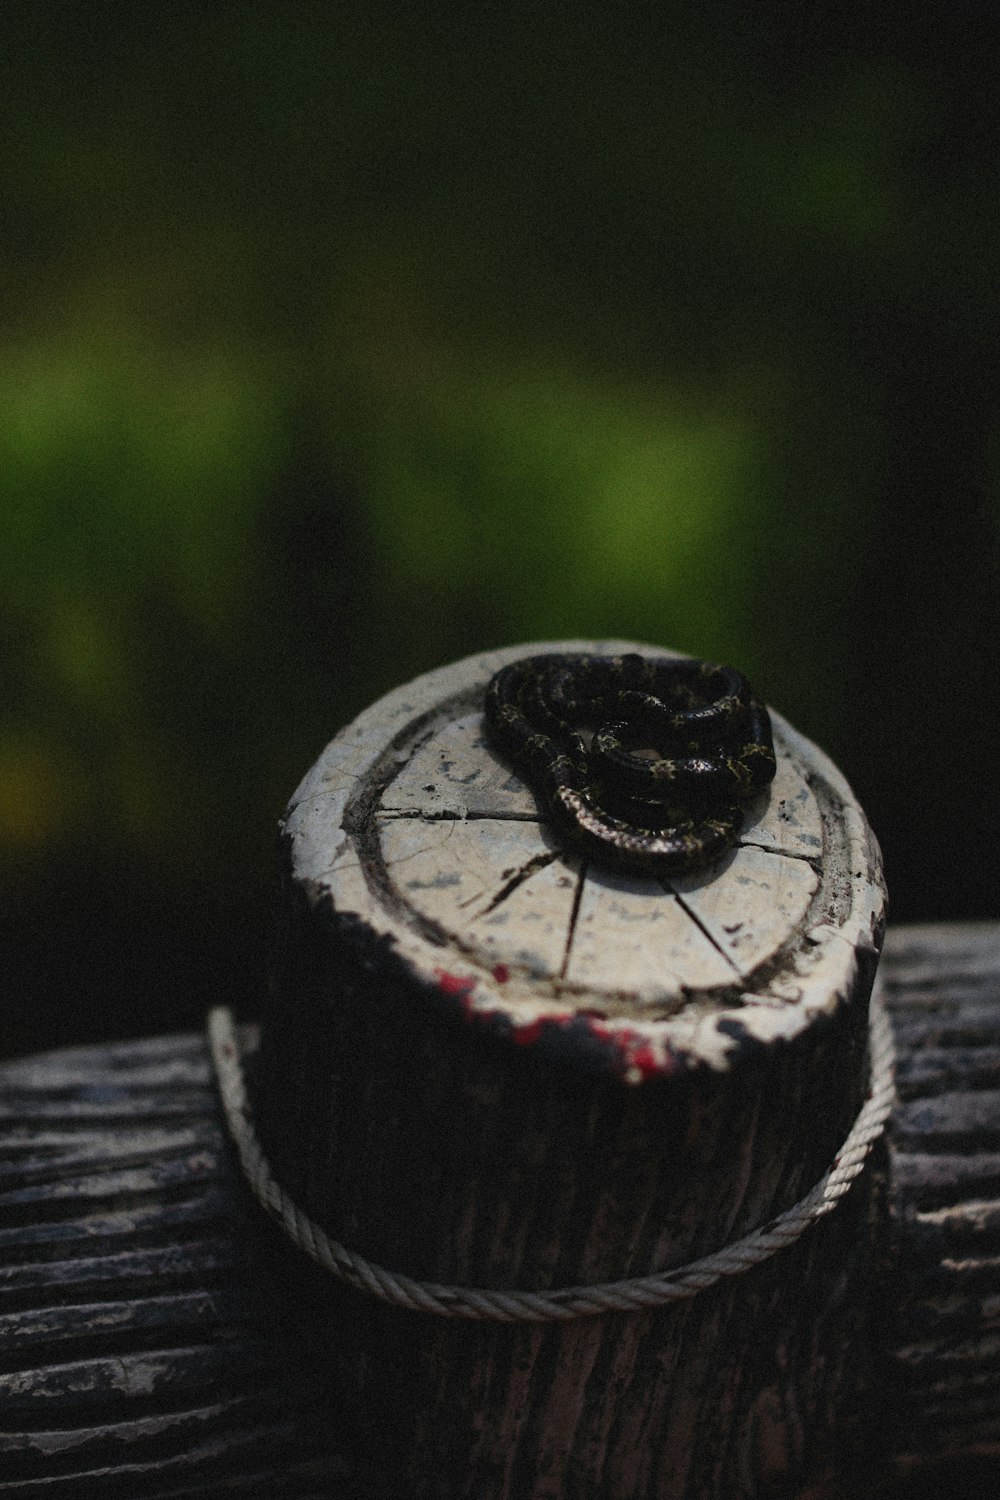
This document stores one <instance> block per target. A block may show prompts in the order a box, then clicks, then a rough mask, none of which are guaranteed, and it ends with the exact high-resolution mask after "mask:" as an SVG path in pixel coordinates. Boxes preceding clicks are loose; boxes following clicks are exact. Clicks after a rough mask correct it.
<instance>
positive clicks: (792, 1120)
mask: <svg viewBox="0 0 1000 1500" xmlns="http://www.w3.org/2000/svg"><path fill="white" fill-rule="evenodd" d="M545 649H560V650H566V649H570V650H573V649H575V650H595V651H620V650H626V649H637V648H635V647H632V646H630V645H629V644H628V643H621V642H604V643H593V642H590V643H580V642H574V643H568V644H567V643H559V644H558V646H549V647H545V646H532V647H527V648H521V650H518V651H509V652H498V653H491V654H489V655H486V656H481V657H476V658H471V659H469V660H467V661H465V662H462V663H459V664H458V665H457V666H455V667H452V668H448V669H445V670H443V671H440V672H436V673H431V674H430V675H429V676H427V677H425V678H422V679H419V680H418V681H417V682H415V683H412V684H410V685H409V686H407V687H406V688H403V689H401V690H399V691H397V692H396V693H393V694H390V695H389V697H388V698H386V699H383V700H382V701H381V702H380V703H379V704H377V705H375V706H374V707H373V708H372V709H371V710H369V711H368V712H367V713H365V714H363V715H362V716H361V717H360V718H359V719H358V720H357V721H356V722H355V723H354V724H353V725H351V726H350V727H349V728H348V729H346V730H345V731H344V732H343V733H342V734H341V735H339V736H338V737H337V739H336V740H335V741H334V742H333V743H332V744H331V746H329V747H328V749H327V751H326V752H325V753H324V755H323V756H322V757H321V759H320V761H319V762H318V763H317V765H316V766H315V767H314V768H313V770H312V771H311V772H310V774H309V775H308V776H307V777H306V779H305V781H304V782H303V783H302V785H301V786H300V788H299V790H298V791H297V793H296V794H295V796H294V797H293V799H292V803H291V804H290V808H289V812H288V814H287V817H286V821H285V825H284V831H285V868H284V877H283V892H282V897H281V903H280V910H279V932H280V941H279V944H278V948H277V954H276V962H275V969H274V979H273V985H272V992H271V998H270V1001H269V1003H268V1005H267V1008H266V1011H265V1014H264V1016H263V1021H262V1033H261V1047H260V1055H259V1059H258V1065H257V1067H256V1069H255V1071H254V1088H253V1100H254V1109H255V1112H256V1115H257V1117H258V1121H259V1128H260V1134H261V1137H262V1140H263V1144H264V1147H265V1149H266V1152H267V1154H268V1156H269V1158H270V1161H271V1163H272V1165H273V1169H274V1172H275V1174H276V1176H277V1178H278V1180H279V1181H280V1182H281V1183H282V1185H283V1186H284V1187H285V1188H286V1189H287V1191H288V1192H289V1193H290V1194H291V1196H292V1198H293V1199H294V1200H295V1202H296V1203H297V1204H298V1205H299V1207H300V1208H301V1209H302V1210H303V1211H304V1212H305V1213H306V1214H308V1215H309V1216H310V1217H311V1218H312V1219H313V1220H314V1221H316V1223H318V1225H319V1226H321V1228H322V1229H323V1230H324V1231H326V1232H327V1233H328V1234H329V1235H331V1236H333V1237H334V1238H335V1239H336V1240H338V1241H340V1242H342V1243H344V1244H345V1245H347V1246H348V1247H350V1248H351V1249H352V1250H355V1251H357V1252H359V1253H361V1254H362V1255H364V1256H365V1257H367V1258H369V1259H370V1260H372V1261H374V1262H376V1263H378V1264H379V1265H381V1266H384V1267H388V1268H390V1269H391V1270H393V1271H396V1272H399V1273H403V1274H405V1275H407V1276H409V1277H413V1278H416V1279H418V1280H421V1281H431V1282H437V1283H440V1282H444V1283H456V1284H458V1285H461V1286H471V1287H485V1288H499V1289H519V1290H525V1291H547V1290H550V1289H552V1288H560V1287H566V1286H575V1285H590V1284H594V1283H605V1282H610V1283H614V1282H618V1281H620V1280H622V1279H624V1278H634V1277H640V1276H646V1275H649V1274H650V1273H654V1272H658V1271H662V1270H664V1269H668V1268H670V1267H673V1266H677V1265H680V1264H683V1263H685V1262H687V1261H690V1260H692V1259H695V1258H697V1257H699V1256H703V1255H706V1254H708V1253H710V1252H713V1251H716V1250H718V1249H719V1248H720V1247H724V1246H726V1245H728V1244H730V1243H731V1242H733V1241H734V1240H738V1239H739V1238H740V1237H741V1236H743V1235H745V1234H747V1233H748V1232H749V1231H752V1230H754V1229H755V1228H756V1227H757V1226H759V1225H761V1224H762V1223H764V1222H765V1221H767V1220H768V1219H769V1218H771V1217H772V1216H773V1215H775V1214H778V1213H780V1212H781V1211H783V1210H785V1209H787V1208H789V1207H790V1206H791V1205H793V1204H794V1203H795V1202H796V1200H797V1199H799V1198H800V1197H801V1196H802V1195H803V1194H804V1193H805V1192H806V1191H807V1190H808V1189H809V1188H810V1187H811V1186H812V1184H813V1183H815V1182H816V1181H817V1179H819V1178H820V1177H821V1176H822V1175H823V1173H824V1172H825V1171H826V1170H827V1169H828V1168H829V1167H830V1166H831V1163H832V1162H833V1159H834V1156H835V1154H836V1153H837V1151H838V1149H839V1147H840V1146H841V1143H842V1142H843V1140H844V1138H845V1135H846V1134H847V1131H848V1129H849V1127H850V1124H851V1121H852V1120H853V1119H854V1117H855V1115H856V1114H857V1112H858V1109H859V1107H860V1105H861V1102H862V1100H863V1098H864V1095H865V1091H866V1089H867V1086H868V1066H867V1056H866V1039H867V1028H868V999H869V993H870V989H871V984H872V978H873V974H874V969H875V963H876V960H877V955H878V950H879V947H880V944H881V936H882V913H883V900H884V892H883V887H882V883H881V871H880V866H879V859H878V851H877V847H876V845H875V843H874V840H873V839H872V837H871V835H870V832H869V830H868V828H867V825H866V824H865V821H864V819H863V816H862V815H861V813H860V810H859V809H858V807H857V804H856V803H855V801H854V799H853V797H852V795H851V792H850V789H849V788H848V787H847V785H846V783H845V782H844V780H843V778H842V777H841V776H840V774H839V773H838V772H837V770H836V769H835V768H834V767H833V766H832V765H831V763H830V762H829V761H828V760H827V758H826V757H825V756H823V755H822V754H821V753H820V752H819V751H818V750H817V749H816V748H815V747H814V746H812V745H810V744H809V743H808V742H807V741H805V740H804V739H803V738H802V737H801V736H800V735H798V734H797V733H796V732H795V731H794V730H793V729H792V728H791V727H790V726H789V725H788V724H787V723H786V722H785V721H784V720H783V719H781V718H780V717H777V716H776V717H775V729H776V745H777V750H778V759H779V772H778V776H777V778H776V780H775V782H774V783H773V785H772V787H771V788H770V789H769V791H768V792H766V793H764V794H762V795H761V796H760V797H759V798H758V800H757V802H756V804H755V805H754V806H753V807H752V809H751V813H750V816H749V818H748V820H747V825H746V827H745V829H744V832H743V834H742V837H741V840H740V842H739V845H738V846H737V847H736V848H735V849H733V850H732V851H731V852H730V853H729V854H728V855H727V856H725V858H724V859H723V860H722V861H721V862H720V864H719V865H718V866H717V867H716V868H714V869H712V870H710V871H708V872H705V873H702V874H700V875H697V876H686V877H684V878H679V879H673V880H670V881H669V882H667V881H657V880H653V879H649V878H636V877H625V876H622V875H618V874H614V873H609V872H608V871H606V870H601V869H599V868H596V867H594V866H588V865H587V864H586V863H583V862H581V861H580V860H579V859H578V858H576V857H574V856H572V855H568V854H567V853H566V852H565V851H564V850H563V848H562V847H561V846H560V843H559V841H558V839H557V838H555V837H554V836H553V834H552V832H551V831H550V830H549V828H548V826H547V824H546V821H545V819H544V817H543V816H540V813H539V809H538V807H537V805H536V802H535V800H534V798H533V796H532V795H531V793H530V792H529V791H527V790H526V788H525V787H524V786H522V784H521V783H520V781H519V780H518V778H517V777H516V776H514V775H512V773H511V769H510V767H509V766H508V765H506V764H505V763H504V762H503V760H502V759H501V758H499V757H498V756H497V755H496V754H495V753H494V752H493V750H492V749H491V748H490V747H489V746H488V745H487V744H485V743H484V741H483V737H482V722H481V705H482V695H483V691H484V689H485V686H486V683H487V681H488V679H489V677H490V676H491V674H492V673H493V672H494V671H495V670H496V669H497V668H498V667H499V666H500V665H502V664H504V663H505V662H506V661H509V660H512V659H515V658H516V657H517V656H519V655H522V654H528V653H530V652H536V651H541V650H545ZM638 649H641V648H638ZM874 1186H875V1174H874V1173H872V1172H871V1171H868V1172H867V1173H866V1174H865V1175H864V1177H863V1178H862V1180H861V1181H860V1182H859V1183H858V1184H857V1185H856V1187H855V1189H854V1190H852V1192H851V1193H850V1195H849V1196H848V1198H847V1199H846V1200H845V1201H844V1202H843V1203H842V1205H841V1206H840V1207H839V1208H838V1210H837V1211H836V1212H835V1213H832V1214H830V1215H829V1216H828V1217H827V1218H826V1219H824V1220H823V1222H822V1223H819V1224H817V1225H815V1226H813V1228H812V1229H811V1230H810V1231H809V1233H808V1234H807V1235H806V1236H805V1237H804V1238H803V1239H802V1240H801V1241H800V1242H799V1244H798V1245H796V1246H795V1247H794V1248H792V1249H790V1250H787V1251H785V1252H783V1253H782V1255H781V1256H779V1257H777V1258H775V1259H772V1260H768V1261H766V1262H764V1263H763V1264H760V1265H757V1266H755V1267H754V1268H753V1269H751V1270H748V1271H746V1272H745V1273H744V1274H742V1275H740V1276H737V1277H734V1278H732V1279H730V1280H729V1281H727V1282H725V1283H723V1284H720V1285H718V1286H715V1287H712V1288H711V1289H709V1290H706V1291H704V1292H702V1293H701V1294H700V1295H699V1296H697V1297H696V1298H694V1299H693V1300H691V1301H688V1302H685V1303H683V1304H679V1305H675V1306H669V1307H659V1308H656V1309H651V1310H647V1311H641V1312H629V1313H606V1314H604V1315H602V1316H600V1317H582V1318H578V1319H574V1320H573V1321H570V1322H566V1323H559V1324H554V1325H553V1324H550V1325H545V1326H539V1325H537V1324H532V1323H524V1322H518V1323H514V1324H512V1325H503V1324H497V1323H468V1322H450V1321H447V1320H445V1319H442V1318H436V1317H433V1316H427V1315H421V1314H414V1313H412V1312H408V1311H402V1310H400V1309H399V1308H396V1307H389V1306H384V1305H382V1304H380V1303H377V1302H373V1301H372V1300H371V1299H369V1298H367V1297H366V1296H364V1295H363V1294H360V1293H358V1292H356V1291H353V1290H350V1289H345V1288H343V1287H338V1286H337V1285H336V1284H334V1283H332V1282H331V1280H330V1278H329V1277H325V1276H324V1273H321V1272H319V1271H313V1270H312V1268H305V1267H303V1266H302V1265H301V1264H300V1263H299V1261H298V1260H297V1259H296V1258H295V1257H293V1256H289V1257H288V1260H287V1264H283V1265H282V1267H281V1271H280V1276H281V1278H282V1280H283V1281H285V1282H286V1283H287V1284H290V1285H291V1286H292V1287H293V1292H292V1303H293V1304H294V1305H298V1306H299V1307H300V1308H301V1307H308V1309H309V1312H308V1324H309V1331H310V1334H311V1336H312V1339H313V1342H314V1345H315V1347H316V1348H318V1349H319V1350H321V1351H322V1353H323V1357H324V1358H325V1359H327V1360H329V1362H330V1363H331V1365H332V1368H333V1369H334V1371H335V1378H336V1389H337V1399H338V1401H339V1402H341V1403H342V1404H343V1408H344V1410H345V1412H346V1413H348V1415H349V1420H350V1424H351V1427H352V1430H353V1431H354V1433H355V1434H356V1436H357V1438H358V1441H359V1444H360V1446H361V1451H362V1452H363V1454H364V1464H365V1468H366V1471H367V1472H368V1473H369V1474H370V1475H371V1476H372V1482H373V1484H374V1485H375V1487H376V1489H377V1490H378V1492H379V1493H382V1492H384V1493H386V1494H403V1493H405V1494H407V1495H409V1496H413V1497H415V1500H418V1497H421V1496H427V1497H435V1500H447V1497H458V1496H476V1497H480V1500H486V1497H496V1500H501V1497H519V1496H533V1497H536V1500H555V1497H559V1500H569V1497H576V1500H583V1497H586V1496H601V1497H604V1500H616V1497H621V1500H624V1497H626V1496H627V1497H629V1500H640V1497H654V1496H655V1497H657V1500H668V1497H682V1496H695V1495H697V1496H711V1495H719V1496H726V1497H737V1496H742V1495H763V1494H770V1493H775V1494H777V1493H781V1494H787V1493H789V1492H790V1490H791V1489H793V1488H794V1487H795V1486H803V1485H805V1484H807V1483H810V1484H812V1485H813V1486H814V1487H815V1488H816V1490H817V1493H819V1492H820V1491H822V1492H823V1493H833V1492H834V1490H835V1488H836V1486H837V1485H838V1484H845V1483H849V1482H850V1478H851V1475H852V1472H853V1471H854V1470H855V1469H856V1467H857V1465H858V1464H859V1463H861V1462H864V1463H866V1464H867V1463H868V1461H869V1455H870V1453H871V1451H872V1444H871V1441H870V1434H869V1433H868V1432H867V1431H866V1413H870V1411H871V1404H870V1403H869V1402H867V1399H866V1398H867V1395H868V1391H869V1382H870V1378H871V1350H870V1339H869V1334H868V1323H869V1319H870V1315H871V1304H870V1294H871V1285H872V1280H873V1276H874V1274H875V1261H874V1236H873V1233H872V1228H871V1226H872V1223H873V1219H874V1217H875V1208H876V1203H875V1197H874Z"/></svg>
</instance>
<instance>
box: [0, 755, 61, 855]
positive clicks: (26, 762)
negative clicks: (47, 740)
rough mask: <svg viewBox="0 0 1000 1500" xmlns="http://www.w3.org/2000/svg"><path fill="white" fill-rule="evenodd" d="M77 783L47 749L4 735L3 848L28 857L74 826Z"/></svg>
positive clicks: (0, 786) (0, 787)
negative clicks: (69, 826)
mask: <svg viewBox="0 0 1000 1500" xmlns="http://www.w3.org/2000/svg"><path fill="white" fill-rule="evenodd" d="M78 801H79V798H78V795H77V789H76V787H75V785H74V782H73V779H72V777H71V776H70V775H69V774H67V772H66V771H65V769H64V768H63V767H62V766H60V765H59V764H57V762H56V759H55V757H54V756H53V755H52V754H51V752H49V751H48V750H46V748H45V747H44V746H42V745H39V744H37V743H32V742H31V741H30V740H29V739H27V738H25V737H23V736H20V735H17V734H13V733H10V732H8V733H6V734H3V735H0V848H2V849H3V850H5V851H6V852H7V853H28V852H30V851H32V850H34V849H38V848H40V847H42V846H43V845H45V844H47V843H49V842H50V841H51V840H52V839H53V838H54V837H56V836H57V835H58V834H60V833H62V832H63V831H64V830H65V829H66V828H67V827H68V825H69V824H70V823H71V822H72V820H73V817H74V814H75V812H76V809H77V805H78Z"/></svg>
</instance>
